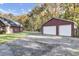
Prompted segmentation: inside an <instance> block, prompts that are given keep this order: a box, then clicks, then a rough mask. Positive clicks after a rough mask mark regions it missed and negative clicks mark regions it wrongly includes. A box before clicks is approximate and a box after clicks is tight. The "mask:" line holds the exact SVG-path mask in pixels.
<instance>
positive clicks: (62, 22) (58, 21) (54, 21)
mask: <svg viewBox="0 0 79 59" xmlns="http://www.w3.org/2000/svg"><path fill="white" fill-rule="evenodd" d="M65 24H73V22H71V21H67V20H62V19H57V18H52V19H51V20H49V21H48V22H46V23H45V24H43V26H51V25H65Z"/></svg>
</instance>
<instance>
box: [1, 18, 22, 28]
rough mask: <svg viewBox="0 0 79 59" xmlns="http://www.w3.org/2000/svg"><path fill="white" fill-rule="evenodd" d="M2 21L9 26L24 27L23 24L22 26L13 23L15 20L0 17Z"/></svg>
mask: <svg viewBox="0 0 79 59" xmlns="http://www.w3.org/2000/svg"><path fill="white" fill-rule="evenodd" d="M0 21H1V22H2V23H4V24H5V25H8V26H20V27H22V24H20V23H18V22H16V21H13V20H9V19H6V18H2V17H0Z"/></svg>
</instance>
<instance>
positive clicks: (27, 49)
mask: <svg viewBox="0 0 79 59" xmlns="http://www.w3.org/2000/svg"><path fill="white" fill-rule="evenodd" d="M40 36H41V35H40ZM49 37H50V38H47V36H46V38H45V36H44V37H43V38H42V37H41V38H40V37H39V38H37V37H30V36H28V37H26V38H23V39H18V40H15V41H11V42H7V43H5V44H2V45H0V56H79V38H72V37H55V36H49Z"/></svg>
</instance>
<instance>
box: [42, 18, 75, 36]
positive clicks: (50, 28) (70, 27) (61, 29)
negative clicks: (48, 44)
mask: <svg viewBox="0 0 79 59" xmlns="http://www.w3.org/2000/svg"><path fill="white" fill-rule="evenodd" d="M42 33H43V34H47V35H59V36H74V23H73V22H71V21H66V20H62V19H56V18H52V19H51V20H49V21H48V22H46V23H45V24H43V26H42Z"/></svg>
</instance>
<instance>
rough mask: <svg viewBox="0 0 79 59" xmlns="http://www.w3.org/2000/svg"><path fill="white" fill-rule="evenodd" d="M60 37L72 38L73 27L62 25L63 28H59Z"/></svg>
mask: <svg viewBox="0 0 79 59" xmlns="http://www.w3.org/2000/svg"><path fill="white" fill-rule="evenodd" d="M59 35H62V36H71V25H61V26H59Z"/></svg>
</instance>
